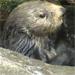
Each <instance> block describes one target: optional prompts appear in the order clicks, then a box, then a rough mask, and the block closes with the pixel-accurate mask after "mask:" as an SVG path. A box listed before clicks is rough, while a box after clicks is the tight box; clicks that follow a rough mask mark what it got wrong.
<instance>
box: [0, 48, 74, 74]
mask: <svg viewBox="0 0 75 75" xmlns="http://www.w3.org/2000/svg"><path fill="white" fill-rule="evenodd" d="M74 71H75V67H67V66H56V65H49V64H46V63H44V62H42V61H39V60H36V59H31V58H28V57H25V56H23V55H21V54H19V53H16V52H13V51H10V50H7V49H3V48H0V75H75V72H74Z"/></svg>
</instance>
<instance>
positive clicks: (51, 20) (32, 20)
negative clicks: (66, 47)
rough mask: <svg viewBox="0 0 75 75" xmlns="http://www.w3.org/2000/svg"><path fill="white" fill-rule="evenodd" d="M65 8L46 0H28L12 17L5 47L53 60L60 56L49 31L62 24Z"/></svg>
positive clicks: (5, 29)
mask: <svg viewBox="0 0 75 75" xmlns="http://www.w3.org/2000/svg"><path fill="white" fill-rule="evenodd" d="M65 11H66V10H65V8H63V7H62V6H60V5H56V4H53V3H49V2H46V1H30V2H24V3H22V4H20V5H19V6H18V7H16V8H15V9H14V10H13V11H12V12H11V13H10V16H9V17H8V20H7V22H6V24H5V26H4V31H3V47H4V48H7V49H10V50H13V51H16V52H19V53H21V54H23V55H25V56H28V57H30V58H35V59H39V60H42V61H44V62H48V61H50V60H51V59H52V58H54V57H56V56H57V53H56V51H55V49H54V48H53V47H52V46H51V45H50V43H51V41H50V39H49V38H48V34H49V33H52V32H55V31H56V30H57V29H58V28H59V27H60V26H61V24H62V22H63V21H62V17H63V15H64V13H65Z"/></svg>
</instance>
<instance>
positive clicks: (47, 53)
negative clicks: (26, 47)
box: [33, 47, 57, 63]
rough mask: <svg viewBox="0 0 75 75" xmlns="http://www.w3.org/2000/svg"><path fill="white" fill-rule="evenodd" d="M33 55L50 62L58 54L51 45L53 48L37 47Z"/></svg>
mask: <svg viewBox="0 0 75 75" xmlns="http://www.w3.org/2000/svg"><path fill="white" fill-rule="evenodd" d="M33 56H34V58H35V59H39V60H42V61H44V62H46V63H49V62H50V60H51V59H53V58H55V57H56V56H57V53H56V52H55V50H54V49H53V48H52V47H51V50H46V49H41V48H40V49H37V50H35V51H34V52H33Z"/></svg>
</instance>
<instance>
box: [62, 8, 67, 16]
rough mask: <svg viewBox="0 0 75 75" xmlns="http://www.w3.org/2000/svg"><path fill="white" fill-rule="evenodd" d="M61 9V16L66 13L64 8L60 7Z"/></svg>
mask: <svg viewBox="0 0 75 75" xmlns="http://www.w3.org/2000/svg"><path fill="white" fill-rule="evenodd" d="M61 11H62V16H64V15H65V13H66V9H65V8H63V7H62V8H61Z"/></svg>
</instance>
